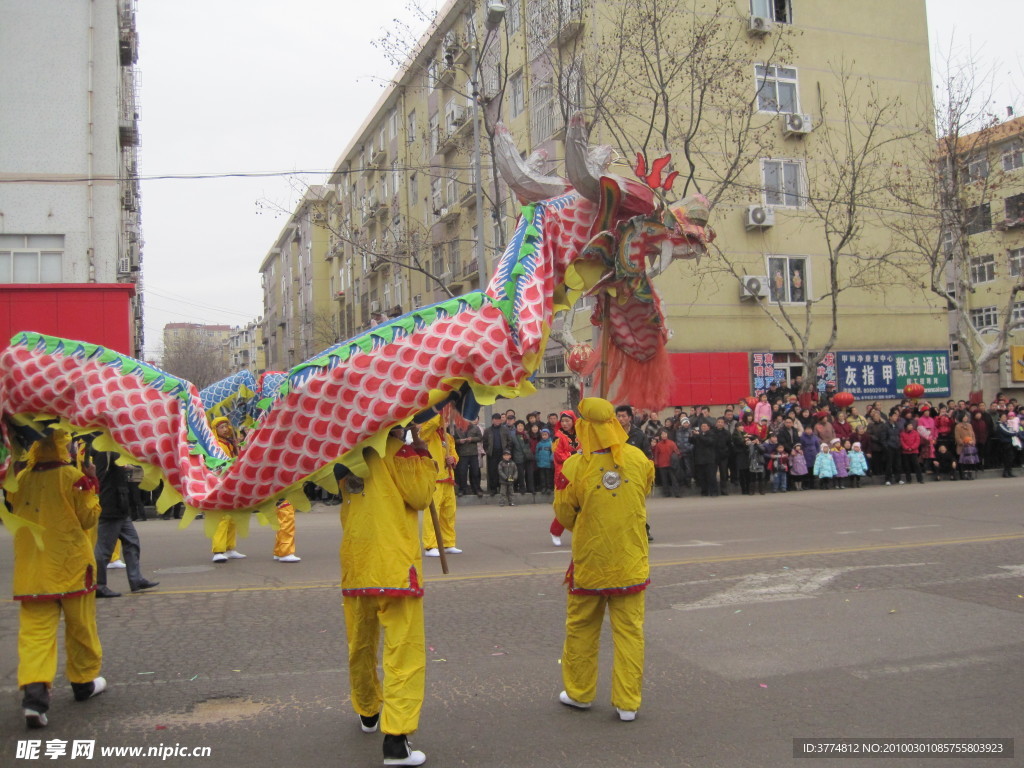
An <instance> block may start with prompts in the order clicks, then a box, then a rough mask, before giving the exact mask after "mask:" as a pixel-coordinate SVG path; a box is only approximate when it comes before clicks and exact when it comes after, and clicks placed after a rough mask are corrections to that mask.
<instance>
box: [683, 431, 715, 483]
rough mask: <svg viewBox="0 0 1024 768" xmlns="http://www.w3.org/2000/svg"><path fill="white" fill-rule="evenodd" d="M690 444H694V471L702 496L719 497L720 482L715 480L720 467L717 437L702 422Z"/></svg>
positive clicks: (692, 436)
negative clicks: (716, 447) (716, 448)
mask: <svg viewBox="0 0 1024 768" xmlns="http://www.w3.org/2000/svg"><path fill="white" fill-rule="evenodd" d="M690 442H691V443H693V469H694V474H696V476H697V486H698V487H699V488H700V495H701V496H717V495H718V481H717V480H716V478H715V469H716V468H717V467H718V461H717V459H716V451H715V445H716V441H715V437H714V435H712V434H711V427H710V425H708V423H707V422H706V421H705V422H701V425H700V429H699V431H695V432H693V433H691V435H690Z"/></svg>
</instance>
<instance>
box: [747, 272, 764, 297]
mask: <svg viewBox="0 0 1024 768" xmlns="http://www.w3.org/2000/svg"><path fill="white" fill-rule="evenodd" d="M767 297H768V275H744V276H743V282H742V283H741V284H740V298H741V299H764V298H767Z"/></svg>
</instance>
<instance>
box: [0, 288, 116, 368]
mask: <svg viewBox="0 0 1024 768" xmlns="http://www.w3.org/2000/svg"><path fill="white" fill-rule="evenodd" d="M134 294H135V286H134V285H132V284H131V283H55V284H25V283H5V284H2V285H0V349H2V348H3V347H6V346H7V344H8V342H9V341H10V339H11V337H12V336H13V335H14V334H16V333H18V332H20V331H36V332H38V333H45V334H47V335H49V336H61V337H63V338H67V339H75V340H78V341H87V342H89V343H90V344H102V345H103V346H105V347H109V348H110V349H113V350H116V351H118V352H122V353H124V354H126V355H131V354H133V352H134V350H133V344H132V327H131V297H132V296H133V295H134Z"/></svg>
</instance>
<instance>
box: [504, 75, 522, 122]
mask: <svg viewBox="0 0 1024 768" xmlns="http://www.w3.org/2000/svg"><path fill="white" fill-rule="evenodd" d="M523 96H524V94H523V72H522V70H520V71H519V72H516V73H515V74H514V75H512V76H511V77H510V78H509V79H508V111H509V116H510V117H518V116H519V115H521V114H522V113H523V110H524V109H525V108H526V105H525V104H524V101H523Z"/></svg>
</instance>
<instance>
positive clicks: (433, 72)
mask: <svg viewBox="0 0 1024 768" xmlns="http://www.w3.org/2000/svg"><path fill="white" fill-rule="evenodd" d="M427 86H428V87H429V88H430V90H434V89H435V88H437V59H435V58H433V57H431V59H430V63H429V64H427Z"/></svg>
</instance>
